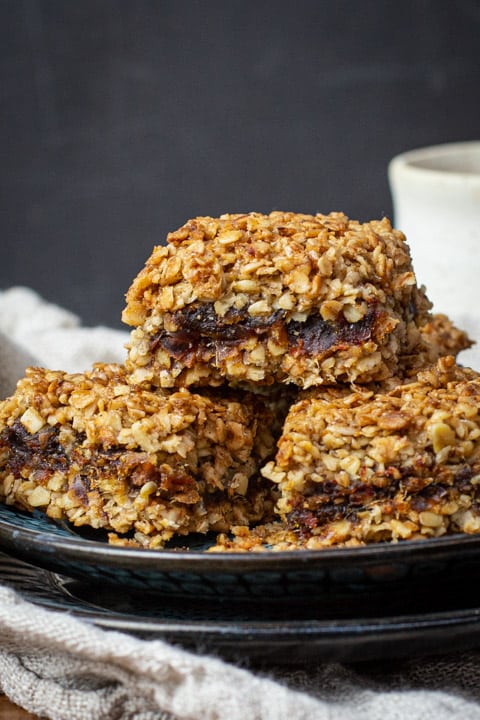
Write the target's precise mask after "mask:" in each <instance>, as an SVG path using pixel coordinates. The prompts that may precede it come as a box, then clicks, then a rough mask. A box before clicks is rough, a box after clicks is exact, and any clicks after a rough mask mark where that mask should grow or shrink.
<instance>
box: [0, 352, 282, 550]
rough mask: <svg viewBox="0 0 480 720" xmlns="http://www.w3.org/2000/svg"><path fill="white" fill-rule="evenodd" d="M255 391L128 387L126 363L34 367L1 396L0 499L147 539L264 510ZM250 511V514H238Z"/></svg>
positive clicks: (265, 432)
mask: <svg viewBox="0 0 480 720" xmlns="http://www.w3.org/2000/svg"><path fill="white" fill-rule="evenodd" d="M271 425H272V421H271V417H270V414H269V413H268V411H267V410H266V409H265V407H264V405H263V404H262V402H261V401H260V400H259V399H258V398H254V397H251V396H248V395H246V394H245V393H241V394H237V396H236V397H234V394H233V393H230V396H229V397H228V398H220V397H215V396H208V395H199V394H193V393H190V392H189V391H188V390H186V389H182V390H180V391H178V392H174V393H167V392H162V391H157V392H151V391H149V390H145V389H140V388H135V387H132V386H131V385H129V384H128V383H127V380H126V376H125V372H124V369H123V368H122V367H120V366H118V365H100V364H98V365H96V366H95V367H94V369H93V370H92V371H91V372H88V373H85V374H67V373H63V372H58V371H49V370H44V369H40V368H31V369H29V370H28V371H27V375H26V377H25V378H24V379H23V380H21V381H20V382H19V383H18V386H17V390H16V392H15V393H14V395H13V396H12V397H11V398H9V399H7V400H5V401H4V402H3V403H1V405H0V499H1V500H2V501H4V502H6V503H8V504H16V505H19V506H21V507H23V508H26V509H28V510H32V509H33V508H39V509H41V510H42V511H44V512H46V513H47V515H49V516H50V517H52V518H56V519H59V518H66V519H68V520H70V521H71V522H72V523H73V524H74V525H77V526H81V525H90V526H92V527H94V528H104V529H106V530H111V531H114V532H116V533H121V534H123V533H127V532H130V531H133V532H134V533H135V541H136V542H137V543H140V544H141V545H145V546H150V547H155V546H158V545H162V544H163V543H164V542H165V541H166V540H167V539H169V538H170V537H171V536H172V535H174V534H186V533H189V532H206V531H208V530H210V529H214V530H222V529H223V530H226V529H228V528H229V527H230V525H231V524H232V523H233V524H235V523H238V522H246V523H247V524H248V523H249V522H251V521H252V520H254V521H258V520H260V519H261V518H262V517H264V515H265V513H266V514H267V515H268V512H269V508H270V506H271V501H270V497H269V490H268V488H266V487H265V485H266V483H265V481H263V483H262V482H261V481H260V480H259V479H258V478H255V477H254V476H255V475H256V473H257V471H258V468H259V465H260V463H261V462H262V461H263V460H264V459H265V458H266V457H267V456H268V455H269V454H270V453H271V452H272V450H273V437H272V434H271V432H270V427H271ZM242 518H243V520H242Z"/></svg>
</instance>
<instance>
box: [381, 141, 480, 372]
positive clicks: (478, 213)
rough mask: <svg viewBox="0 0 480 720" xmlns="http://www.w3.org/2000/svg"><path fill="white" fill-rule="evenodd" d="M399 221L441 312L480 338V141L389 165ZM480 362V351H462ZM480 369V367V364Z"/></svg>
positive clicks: (410, 155) (465, 358)
mask: <svg viewBox="0 0 480 720" xmlns="http://www.w3.org/2000/svg"><path fill="white" fill-rule="evenodd" d="M388 176H389V182H390V190H391V193H392V200H393V210H394V224H395V226H396V227H397V228H398V229H400V230H402V231H403V232H404V233H405V235H406V236H407V241H408V244H409V246H410V249H411V253H412V259H413V265H414V269H415V274H416V276H417V281H418V283H419V284H422V285H425V286H426V288H427V294H428V296H429V298H430V300H431V301H432V302H433V304H434V308H433V309H434V311H435V312H443V313H446V314H447V315H448V316H449V317H450V318H451V319H452V320H453V321H454V322H455V323H456V324H457V325H458V326H459V327H461V328H462V329H464V330H467V331H468V332H469V334H470V336H473V339H475V340H476V341H477V343H479V342H480V141H471V142H460V143H449V144H446V145H438V146H435V147H428V148H422V149H419V150H412V151H410V152H406V153H403V154H402V155H398V156H397V157H395V158H393V160H392V161H391V162H390V164H389V168H388ZM460 360H461V361H462V363H465V364H471V365H474V364H476V365H479V360H480V351H479V349H478V348H477V349H476V350H473V351H472V350H469V351H466V352H465V353H462V355H461V358H460ZM477 369H479V370H480V367H477Z"/></svg>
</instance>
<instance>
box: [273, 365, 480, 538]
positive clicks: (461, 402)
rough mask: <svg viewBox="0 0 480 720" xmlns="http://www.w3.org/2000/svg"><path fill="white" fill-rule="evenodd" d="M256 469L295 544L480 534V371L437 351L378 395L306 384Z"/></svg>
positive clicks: (288, 534) (371, 392)
mask: <svg viewBox="0 0 480 720" xmlns="http://www.w3.org/2000/svg"><path fill="white" fill-rule="evenodd" d="M262 473H263V475H264V476H265V477H266V478H268V479H269V480H271V481H272V482H273V483H275V484H277V485H278V488H279V490H280V492H281V498H280V500H279V501H278V504H277V510H278V511H279V513H280V515H281V517H282V518H283V520H284V523H285V528H286V531H288V532H286V535H285V537H287V536H288V537H289V542H292V538H297V540H298V542H299V544H301V545H302V546H304V547H305V546H306V547H312V548H315V547H323V546H326V545H335V544H345V543H347V544H348V543H350V544H356V543H368V542H375V541H384V540H398V539H411V538H421V537H431V536H438V535H442V534H445V533H455V532H466V533H477V532H480V507H479V501H480V491H479V485H480V375H479V374H478V373H476V372H474V371H473V370H470V369H465V368H461V367H459V366H457V365H456V364H455V361H454V359H453V357H445V358H442V359H441V360H439V361H438V363H437V364H436V365H434V366H432V367H431V368H430V369H427V370H424V371H422V372H421V373H419V374H418V377H417V379H416V380H415V381H413V382H409V383H406V384H404V385H400V386H398V387H397V388H395V389H394V390H391V391H390V392H386V393H382V392H377V393H375V392H373V391H368V390H367V389H362V390H359V391H356V392H348V391H347V389H343V390H342V389H340V388H338V387H337V388H333V389H329V390H327V389H323V390H322V389H319V390H317V391H314V390H309V391H308V392H307V396H306V398H305V399H300V400H299V402H297V403H296V404H295V405H293V406H292V407H291V409H290V412H289V415H288V416H287V419H286V421H285V425H284V431H283V435H282V437H281V439H280V441H279V444H278V453H277V455H276V459H275V460H274V461H271V462H269V463H267V465H266V466H265V468H264V469H263V470H262Z"/></svg>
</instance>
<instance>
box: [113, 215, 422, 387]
mask: <svg viewBox="0 0 480 720" xmlns="http://www.w3.org/2000/svg"><path fill="white" fill-rule="evenodd" d="M429 307H430V305H429V302H428V300H427V299H426V296H425V294H424V291H423V289H419V288H418V287H417V285H416V280H415V275H414V273H413V268H412V264H411V259H410V254H409V249H408V246H407V244H406V241H405V237H404V235H403V234H402V233H401V232H399V231H398V230H394V229H392V227H391V224H390V222H389V221H388V220H387V219H383V220H381V221H372V222H369V223H364V224H361V223H359V222H356V221H353V220H350V219H349V218H348V217H346V216H345V215H344V214H342V213H331V214H329V215H321V214H317V215H304V214H297V213H292V212H272V213H270V214H269V215H262V214H260V213H248V214H244V215H241V214H237V215H222V216H221V217H219V218H211V217H198V218H195V219H194V220H190V221H189V222H188V223H187V224H186V225H184V226H183V227H182V228H180V229H179V230H177V231H176V232H173V233H170V234H169V235H168V237H167V244H166V245H165V246H159V247H156V248H155V249H154V251H153V253H152V255H151V257H150V258H149V259H148V261H147V263H146V266H145V268H144V269H143V270H142V271H141V272H140V273H139V275H138V276H137V277H136V279H135V280H134V282H133V284H132V286H131V287H130V289H129V291H128V293H127V305H126V308H125V310H124V312H123V320H124V321H125V322H126V323H127V324H129V325H132V326H134V328H135V329H134V330H133V331H132V333H131V339H130V343H129V354H128V360H127V363H126V364H127V368H128V370H129V372H130V373H131V376H132V381H133V382H136V383H139V382H148V383H153V384H154V385H156V386H158V387H178V386H191V385H197V386H198V385H221V384H223V383H225V382H229V383H232V384H237V383H239V382H247V383H251V384H255V385H270V384H272V383H276V382H280V383H293V384H295V385H298V386H300V387H304V388H307V387H309V386H315V385H321V384H326V383H335V382H357V383H367V382H372V381H381V380H384V379H386V378H388V377H390V376H393V375H395V374H397V373H398V372H399V371H400V369H401V368H402V363H403V364H405V363H407V364H411V363H412V362H413V363H414V364H415V362H416V361H415V358H416V354H417V353H418V352H419V351H420V349H421V344H422V341H421V333H420V328H421V326H423V325H424V324H425V323H426V322H427V321H428V318H429V315H428V309H429Z"/></svg>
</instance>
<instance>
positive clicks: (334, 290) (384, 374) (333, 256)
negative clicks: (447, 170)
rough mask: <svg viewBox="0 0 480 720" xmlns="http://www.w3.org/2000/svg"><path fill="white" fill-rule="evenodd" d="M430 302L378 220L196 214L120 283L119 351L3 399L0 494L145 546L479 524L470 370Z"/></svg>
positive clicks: (248, 542) (251, 542)
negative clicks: (122, 326) (122, 351)
mask: <svg viewBox="0 0 480 720" xmlns="http://www.w3.org/2000/svg"><path fill="white" fill-rule="evenodd" d="M430 309H431V306H430V303H429V301H428V299H427V296H426V294H425V290H424V288H422V287H420V286H419V285H418V284H417V280H416V277H415V274H414V271H413V267H412V262H411V258H410V253H409V248H408V245H407V243H406V240H405V237H404V235H403V234H402V233H401V232H399V231H398V230H395V229H393V228H392V226H391V224H390V223H389V221H388V220H386V219H384V220H381V221H372V222H369V223H363V224H362V223H359V222H356V221H352V220H350V219H349V218H348V217H346V216H345V215H344V214H342V213H331V214H329V215H320V214H317V215H306V214H298V213H285V212H272V213H270V214H268V215H263V214H261V213H246V214H235V215H223V216H221V217H219V218H211V217H199V218H195V219H193V220H190V221H189V222H188V223H186V224H185V225H184V226H183V227H181V228H180V229H179V230H177V231H175V232H173V233H170V234H169V235H168V236H167V241H166V244H165V245H161V246H158V247H156V248H154V250H153V252H152V255H151V257H150V258H149V259H148V260H147V262H146V265H145V267H144V268H143V269H142V270H141V272H140V273H139V274H138V276H137V277H136V278H135V279H134V281H133V283H132V285H131V287H130V289H129V290H128V293H127V304H126V307H125V310H124V312H123V320H124V321H125V322H126V323H127V324H129V325H131V326H133V330H132V332H131V337H130V341H129V343H128V348H127V349H128V354H127V357H126V360H125V365H124V366H118V365H116V366H113V365H111V366H105V365H96V366H95V367H94V368H93V369H92V370H91V371H88V372H86V373H83V374H78V375H68V374H66V373H62V372H60V371H55V372H54V371H49V370H42V369H31V370H29V372H28V373H27V376H26V378H24V379H23V380H21V381H20V382H19V384H18V387H17V390H16V392H15V394H14V395H13V396H12V398H9V399H7V400H5V401H4V402H3V403H2V405H1V407H0V433H1V434H0V448H1V449H0V497H2V499H3V500H4V501H6V502H8V503H14V504H17V505H20V506H22V507H24V508H26V509H32V508H40V509H42V510H44V511H45V512H46V513H47V514H48V515H50V516H51V517H53V518H66V519H68V520H69V521H71V522H72V523H74V524H76V525H82V524H87V525H91V526H92V527H94V528H104V529H106V530H107V531H109V532H110V533H111V540H112V541H113V542H132V543H137V544H140V545H143V546H149V547H157V546H161V545H163V544H164V543H165V542H166V541H167V540H168V539H169V538H170V537H172V536H173V535H187V534H190V533H192V532H208V531H209V530H214V531H219V532H221V533H223V534H222V536H221V540H220V541H219V545H218V546H217V547H218V549H222V548H223V549H231V548H234V549H235V548H236V549H250V548H256V549H258V548H259V547H260V546H262V547H263V546H265V544H266V543H270V544H273V545H275V546H277V547H279V548H280V547H305V546H308V547H323V546H324V545H328V544H330V545H331V544H341V543H343V544H345V543H347V544H348V543H353V544H355V543H363V542H371V541H379V540H392V539H397V538H414V537H422V536H429V535H432V534H433V535H434V534H441V533H445V532H456V531H464V532H476V531H477V518H476V494H475V493H476V480H475V478H476V476H477V474H478V472H477V471H478V469H477V449H478V447H480V445H479V443H480V441H479V440H478V439H477V432H478V433H479V435H480V432H479V431H478V425H479V423H478V413H477V415H475V413H474V412H473V411H474V409H475V408H476V407H477V405H478V394H477V386H478V382H479V381H478V378H477V376H476V374H475V373H474V372H473V371H469V370H468V371H467V370H464V369H461V368H459V367H457V365H456V364H455V360H454V356H455V355H456V354H457V353H458V352H460V351H461V350H462V349H464V348H466V347H468V346H469V345H470V341H469V339H468V338H467V336H466V335H465V333H463V332H462V331H461V330H458V329H457V328H455V327H454V326H453V324H452V323H451V322H450V321H449V319H448V318H447V317H446V316H444V315H433V316H432V315H431V314H430ZM445 356H447V357H445ZM462 413H463V414H462ZM462 433H463V435H462ZM277 441H278V447H276V446H275V443H276V442H277ZM442 443H443V444H442ZM440 444H442V447H441V448H440V449H439V445H440ZM275 518H276V521H275ZM272 521H273V525H272V524H268V525H267V524H266V523H272ZM255 525H256V526H259V527H257V528H256V529H254V530H250V529H248V528H250V527H252V526H255ZM266 528H267V529H266ZM232 529H233V530H234V533H235V539H234V540H233V541H232V540H231V538H230V531H232ZM479 529H480V524H479Z"/></svg>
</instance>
